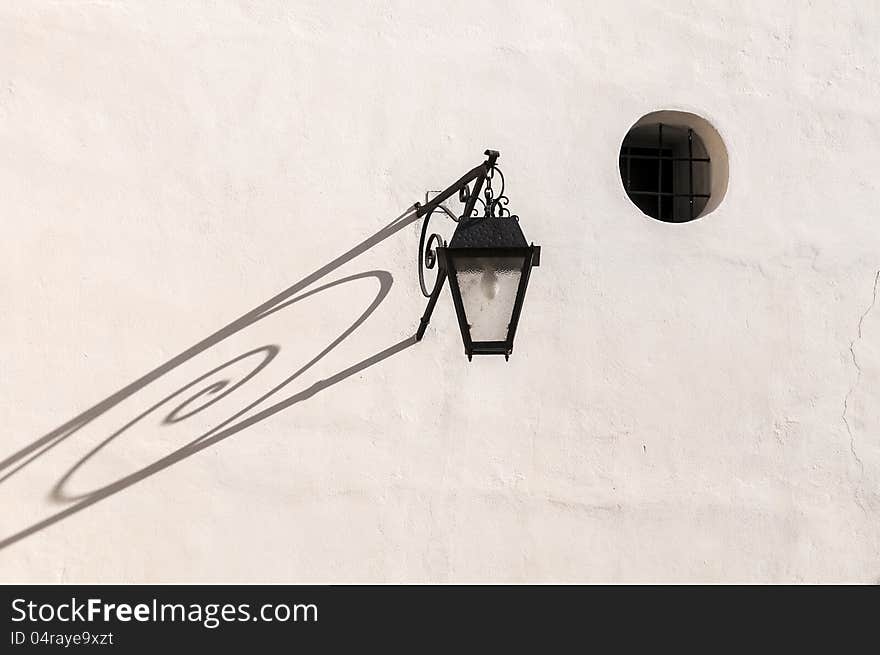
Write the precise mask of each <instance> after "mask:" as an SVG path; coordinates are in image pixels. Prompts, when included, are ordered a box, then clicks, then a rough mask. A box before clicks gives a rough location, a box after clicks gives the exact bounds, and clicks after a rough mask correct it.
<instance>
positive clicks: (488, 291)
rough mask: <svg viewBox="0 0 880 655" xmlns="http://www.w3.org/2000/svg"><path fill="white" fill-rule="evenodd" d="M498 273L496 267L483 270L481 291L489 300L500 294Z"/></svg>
mask: <svg viewBox="0 0 880 655" xmlns="http://www.w3.org/2000/svg"><path fill="white" fill-rule="evenodd" d="M498 286H499V285H498V275H497V274H496V273H495V269H493V268H487V269H486V270H485V271H483V277H482V278H480V291H482V292H483V296H484V297H485V298H486V299H487V300H492V299H493V298H495V296H496V295H498Z"/></svg>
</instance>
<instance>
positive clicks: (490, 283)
mask: <svg viewBox="0 0 880 655" xmlns="http://www.w3.org/2000/svg"><path fill="white" fill-rule="evenodd" d="M486 155H487V156H488V159H487V160H486V161H485V162H484V163H483V164H481V165H480V166H477V167H476V168H474V169H473V170H472V171H471V172H470V173H468V174H467V175H465V176H464V177H462V178H461V179H460V180H459V181H458V182H456V183H455V184H454V185H453V186H452V187H450V188H449V189H447V190H446V191H444V192H442V193H441V194H440V195H438V196H437V197H436V198H435V199H434V200H432V201H431V202H430V203H428V204H426V205H425V206H418V208H417V213H418V215H419V216H426V217H427V218H426V219H425V223H424V225H423V226H422V239H421V243H420V245H419V265H420V267H419V281H420V283H421V285H422V292H423V293H424V294H425V296H427V297H428V298H429V301H428V307H427V309H426V310H425V314H424V316H422V320H421V323H420V325H419V329H418V332H417V333H416V339H417V340H421V338H422V336H423V335H424V333H425V328H426V327H427V325H428V321H429V320H430V317H431V313H432V312H433V310H434V305H435V304H436V302H437V297H438V295H439V293H440V291H441V289H442V287H443V283H444V281H445V280H446V278H448V279H449V289H450V291H451V293H452V300H453V303H454V304H455V312H456V314H457V315H458V324H459V327H460V328H461V337H462V340H463V342H464V351H465V354H466V355H467V356H468V359H469V360H470V359H471V358H472V357H473V356H474V355H504V358H505V359H507V358H509V357H510V354H511V352H512V351H513V339H514V336H515V334H516V326H517V323H518V322H519V316H520V312H521V311H522V306H523V299H524V298H525V294H526V288H527V286H528V283H529V274H530V273H531V270H532V267H533V266H538V265H539V264H540V254H541V248H540V246H535V245H529V244H528V242H526V239H525V237H524V236H523V233H522V230H521V229H520V226H519V218H518V217H517V216H515V215H511V213H510V211H509V210H508V209H507V206H506V205H507V202H508V198H507V196H505V195H504V176H503V174H502V173H501V171H500V170H499V169H498V167H497V166H496V164H495V162H496V160H497V159H498V152H496V151H494V150H487V151H486ZM496 175H497V178H498V179H499V180H500V184H501V188H500V189H499V190H498V191H497V195H496V191H495V190H494V189H493V187H492V183H493V180H495V179H496ZM471 181H474V189H473V192H471V190H470V187H469V183H470V182H471ZM496 183H497V182H496ZM484 185H485V188H484ZM481 190H482V191H483V194H482V195H483V197H482V198H481V197H479V196H480V191H481ZM456 192H458V194H459V199H460V200H461V201H462V202H464V203H465V209H464V212H463V214H462V216H461V217H460V218H455V215H454V214H453V213H451V212H450V211H449V210H448V209H447V208H446V207H445V206H443V205H441V203H442V202H443V201H444V200H446V199H447V198H449V197H450V196H451V195H452V194H454V193H456ZM477 202H479V203H480V204H481V205H482V206H483V214H482V215H480V214H479V212H478V211H477V210H476V208H475V205H476V203H477ZM437 208H442V209H443V210H444V211H445V212H446V213H447V214H449V215H450V216H452V218H453V219H454V220H457V221H458V227H457V228H456V230H455V233H454V234H453V235H452V240H451V241H450V242H449V245H448V246H447V245H446V243H445V242H443V240H442V239H441V238H440V237H439V235H437V234H433V235H431V237H430V239H428V244H427V247H425V234H426V233H427V226H428V220H429V219H430V215H431V212H433V211H434V210H435V209H437ZM434 243H436V244H437V247H436V249H435V250H432V245H433V244H434ZM423 248H424V250H423ZM423 256H424V262H423V259H422V257H423ZM422 263H424V266H425V267H426V268H433V267H434V265H435V264H437V263H439V269H438V273H437V280H436V281H435V283H434V289H433V290H432V291H431V292H430V293H429V292H428V290H427V289H426V288H425V284H424V273H423V271H422V268H421V266H422Z"/></svg>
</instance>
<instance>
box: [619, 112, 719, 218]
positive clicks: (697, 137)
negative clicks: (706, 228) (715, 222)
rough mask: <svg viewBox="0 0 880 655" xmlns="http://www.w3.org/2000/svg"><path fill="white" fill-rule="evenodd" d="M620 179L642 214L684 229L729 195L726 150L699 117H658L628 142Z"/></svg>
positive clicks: (633, 131) (635, 129)
mask: <svg viewBox="0 0 880 655" xmlns="http://www.w3.org/2000/svg"><path fill="white" fill-rule="evenodd" d="M620 179H621V181H622V182H623V188H624V190H625V191H626V195H627V196H629V199H630V200H631V201H632V202H633V204H634V205H635V206H636V207H638V208H639V209H640V210H641V211H642V212H643V213H645V214H647V215H648V216H650V217H651V218H656V219H658V220H661V221H665V222H668V223H685V222H687V221H692V220H694V219H695V218H699V217H701V216H705V215H706V214H708V213H709V212H710V211H712V210H713V209H715V208H716V207H717V206H718V204H719V203H720V202H721V199H722V198H723V196H724V193H725V192H726V190H727V150H726V148H725V147H724V143H723V141H722V140H721V137H720V135H719V134H718V132H717V131H716V130H715V128H713V127H712V126H711V125H710V124H709V123H708V122H707V121H705V120H704V119H702V118H700V117H699V116H696V115H694V114H688V113H685V112H676V111H659V112H653V113H651V114H648V115H646V116H643V117H642V118H641V119H639V121H637V122H636V124H635V125H633V126H632V127H631V128H630V130H629V132H627V134H626V137H624V139H623V143H622V144H621V146H620Z"/></svg>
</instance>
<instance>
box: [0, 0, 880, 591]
mask: <svg viewBox="0 0 880 655" xmlns="http://www.w3.org/2000/svg"><path fill="white" fill-rule="evenodd" d="M878 34H880V5H878V4H877V3H874V2H862V1H853V2H839V1H836V2H832V1H823V2H811V3H807V2H783V1H780V2H759V1H745V2H744V1H738V2H726V1H725V2H684V1H673V2H656V1H654V2H651V1H638V2H637V1H624V2H620V1H614V2H589V3H588V2H576V1H572V2H493V3H484V2H480V1H478V0H470V1H468V2H422V3H416V2H368V3H367V2H351V3H348V2H336V1H334V2H327V1H326V0H322V1H316V2H307V1H297V2H254V3H250V2H203V3H195V2H194V3H181V2H110V1H107V2H18V1H16V2H10V1H7V2H3V3H2V5H0V203H2V204H0V208H2V209H0V221H2V228H3V230H2V233H3V238H2V239H0V272H2V275H0V298H2V306H3V319H2V321H0V343H2V346H3V347H2V349H0V385H2V396H0V447H2V451H0V580H2V581H6V582H58V581H63V582H92V581H93V582H140V581H153V582H175V581H177V582H203V581H208V582H347V581H348V582H370V581H390V582H396V581H434V582H447V581H456V582H476V581H504V582H517V581H530V582H554V581H565V582H576V581H586V582H655V581H656V582H687V581H733V582H746V581H765V582H798V581H851V582H875V581H877V580H878V577H880V489H878V485H880V401H878V397H877V389H878V383H880V307H875V301H876V297H877V293H878V284H877V282H878V279H877V274H878V270H880V224H878V220H880V214H878V210H877V198H878V192H880V189H878V182H877V179H878V169H880V115H878V107H880V87H878V85H877V78H878V76H880V48H878V45H877V43H878ZM655 110H679V111H687V112H693V113H695V114H697V115H699V116H702V117H703V118H705V119H706V120H708V121H709V122H710V123H711V124H712V125H713V126H714V127H715V128H716V129H717V130H718V132H719V134H720V135H721V136H722V138H723V139H724V142H725V144H726V147H727V150H728V153H729V168H730V177H729V185H728V189H727V194H726V197H725V198H724V201H723V202H722V203H721V205H720V206H719V207H718V208H717V209H716V210H715V211H714V212H712V213H711V214H709V215H708V216H706V217H704V218H701V219H699V220H697V221H694V222H691V223H686V224H666V223H661V222H659V221H655V220H652V219H650V218H648V217H646V216H644V215H643V214H641V213H640V212H639V211H638V210H637V209H636V208H635V207H634V206H633V204H632V203H631V202H630V201H629V199H628V198H627V197H626V194H625V193H624V191H623V188H622V185H621V181H620V175H619V171H618V161H617V157H618V152H619V148H620V143H621V141H622V139H623V137H624V135H625V134H626V132H627V130H628V128H629V127H630V125H632V124H633V123H634V122H635V121H637V120H638V119H639V118H640V117H641V116H643V115H644V114H646V113H648V112H651V111H655ZM487 147H489V148H495V149H498V150H500V151H501V159H500V161H499V163H500V164H501V166H502V170H503V171H504V173H505V176H506V180H507V191H508V195H509V197H510V199H511V205H510V206H511V208H513V209H514V211H515V213H517V214H519V216H520V217H521V225H522V227H523V230H524V232H525V234H526V237H527V238H528V239H529V240H532V241H534V242H535V243H537V244H540V245H541V246H543V260H542V264H541V267H540V268H539V269H536V270H535V272H534V274H533V276H532V280H531V284H530V288H529V295H528V297H527V298H526V303H525V308H524V311H523V315H522V320H521V322H520V327H519V333H518V335H517V342H516V347H515V350H514V353H513V356H512V357H511V359H510V361H509V362H506V363H505V361H504V359H503V358H482V359H478V358H475V359H474V361H473V362H471V363H468V361H467V359H466V358H465V356H464V355H463V349H462V345H461V338H460V335H459V333H458V329H457V325H456V320H455V314H454V310H453V307H452V303H451V301H450V298H449V295H448V290H447V291H444V294H443V296H442V297H441V299H440V302H439V304H438V306H437V310H436V312H435V314H434V318H433V320H432V322H431V325H430V327H429V328H428V332H427V335H426V337H425V339H424V340H423V341H422V342H420V343H418V344H413V343H412V339H411V337H412V335H413V333H414V332H415V329H416V326H417V323H418V318H419V316H420V315H421V313H422V310H423V308H424V299H423V298H422V296H421V294H420V293H419V287H418V280H417V275H416V263H415V262H416V249H417V244H418V235H419V229H420V224H419V222H417V221H415V220H414V219H413V218H412V216H411V215H408V214H407V209H408V208H409V207H411V206H412V204H413V203H414V202H415V201H417V200H422V201H423V200H424V197H425V196H424V194H425V191H426V190H429V189H441V188H443V187H445V186H446V185H448V184H451V183H452V182H453V181H454V180H455V179H457V178H458V176H459V175H461V174H463V173H464V172H465V171H467V170H468V169H469V168H470V167H472V166H474V165H476V164H478V163H479V162H480V161H482V159H483V156H482V153H483V150H484V149H485V148H487ZM401 217H402V218H401ZM395 219H399V220H397V222H395ZM435 226H436V230H437V231H440V232H442V233H443V234H444V235H446V236H447V238H448V236H449V235H451V232H452V228H453V227H454V225H453V224H452V223H451V221H448V220H444V219H442V218H435V219H434V220H433V222H432V228H435ZM430 275H433V273H430Z"/></svg>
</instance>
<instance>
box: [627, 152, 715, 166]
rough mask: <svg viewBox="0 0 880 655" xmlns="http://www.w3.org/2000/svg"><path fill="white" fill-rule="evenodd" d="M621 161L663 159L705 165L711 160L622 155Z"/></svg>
mask: <svg viewBox="0 0 880 655" xmlns="http://www.w3.org/2000/svg"><path fill="white" fill-rule="evenodd" d="M627 150H629V148H627ZM620 158H621V159H664V160H666V161H693V162H695V163H700V162H703V163H706V164H708V163H709V162H710V161H711V160H710V159H709V158H708V157H693V158H692V159H689V158H688V157H673V156H672V155H630V154H623V155H621V156H620Z"/></svg>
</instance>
